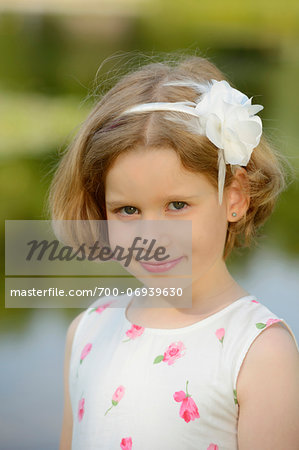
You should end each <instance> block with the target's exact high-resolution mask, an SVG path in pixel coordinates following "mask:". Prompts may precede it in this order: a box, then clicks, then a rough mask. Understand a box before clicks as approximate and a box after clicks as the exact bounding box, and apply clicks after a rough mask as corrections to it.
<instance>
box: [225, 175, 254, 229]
mask: <svg viewBox="0 0 299 450" xmlns="http://www.w3.org/2000/svg"><path fill="white" fill-rule="evenodd" d="M249 204H250V195H249V181H248V175H247V172H246V170H245V169H244V168H243V167H240V166H239V167H238V168H237V169H236V171H235V175H234V178H233V181H232V183H231V184H230V186H228V188H227V192H226V217H227V220H228V222H237V221H238V220H240V219H241V218H242V217H243V216H244V215H245V213H246V211H247V209H248V208H249ZM232 213H236V216H233V215H232Z"/></svg>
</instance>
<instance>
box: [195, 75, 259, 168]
mask: <svg viewBox="0 0 299 450" xmlns="http://www.w3.org/2000/svg"><path fill="white" fill-rule="evenodd" d="M262 109H263V106H262V105H252V104H251V98H250V99H249V98H248V97H247V96H246V95H245V94H243V93H242V92H240V91H238V90H237V89H234V88H232V87H231V86H230V85H229V84H228V83H227V81H224V80H222V81H216V80H212V81H211V84H210V88H209V90H207V91H206V92H204V93H203V94H202V95H201V97H200V99H199V102H198V103H197V105H196V107H195V111H196V112H197V114H198V115H199V117H200V119H201V125H202V127H203V128H204V129H205V134H206V136H207V137H208V139H209V140H210V141H211V142H213V144H215V145H216V147H218V148H219V149H223V151H224V158H225V162H226V164H239V165H240V166H246V165H247V164H248V162H249V160H250V156H251V153H252V151H253V149H254V148H255V147H257V145H258V144H259V141H260V138H261V135H262V121H261V119H260V117H258V116H255V114H256V113H258V112H259V111H261V110H262Z"/></svg>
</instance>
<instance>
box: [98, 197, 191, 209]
mask: <svg viewBox="0 0 299 450" xmlns="http://www.w3.org/2000/svg"><path fill="white" fill-rule="evenodd" d="M198 197H199V196H198V195H184V194H176V195H171V196H170V197H167V198H165V201H167V202H171V201H177V200H178V199H179V198H182V199H185V200H192V199H194V198H198ZM134 203H135V202H128V201H127V200H113V201H107V202H106V204H107V205H108V206H112V207H114V206H119V205H124V204H126V205H132V204H134Z"/></svg>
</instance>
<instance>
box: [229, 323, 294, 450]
mask: <svg viewBox="0 0 299 450" xmlns="http://www.w3.org/2000/svg"><path fill="white" fill-rule="evenodd" d="M237 396H238V402H239V407H240V410H239V423H238V444H239V449H240V450H252V449H255V450H262V449H263V450H265V449H271V450H285V449H287V448H288V449H292V450H298V449H299V427H298V424H299V353H298V350H297V348H296V344H295V342H294V339H293V337H292V336H291V334H290V333H289V332H288V330H287V329H286V328H285V327H284V326H282V325H281V324H279V323H275V324H273V325H271V326H269V327H268V328H267V329H265V330H264V331H263V332H262V333H261V334H260V335H259V336H258V337H257V338H256V339H255V341H254V342H253V343H252V345H251V347H250V349H249V351H248V353H247V355H246V357H245V359H244V361H243V364H242V366H241V369H240V373H239V377H238V380H237Z"/></svg>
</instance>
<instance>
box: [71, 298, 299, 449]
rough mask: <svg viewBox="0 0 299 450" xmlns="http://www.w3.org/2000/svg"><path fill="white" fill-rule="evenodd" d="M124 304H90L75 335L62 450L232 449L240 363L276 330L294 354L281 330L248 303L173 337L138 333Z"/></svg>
mask: <svg viewBox="0 0 299 450" xmlns="http://www.w3.org/2000/svg"><path fill="white" fill-rule="evenodd" d="M131 299H132V297H130V296H127V295H126V294H125V295H121V296H119V297H113V296H109V297H102V298H100V299H98V300H96V301H95V302H94V303H92V304H91V306H90V307H89V308H87V309H86V310H85V311H84V314H83V317H82V318H81V321H80V322H79V325H78V327H77V330H76V333H75V336H74V340H73V346H72V353H71V360H70V373H69V389H70V398H71V404H72V411H73V437H72V450H98V449H102V450H110V449H111V450H119V449H125V450H130V449H132V450H235V449H237V448H238V443H237V420H238V403H237V398H236V381H237V376H238V373H239V369H240V367H241V364H242V361H243V359H244V357H245V355H246V352H247V351H248V349H249V347H250V345H251V344H252V342H253V341H254V339H255V338H256V337H257V336H258V335H259V334H260V333H261V332H262V331H263V330H264V329H265V328H266V327H268V326H271V324H272V323H275V322H277V321H282V322H283V323H284V325H285V326H286V327H287V328H288V330H289V331H290V333H291V335H292V336H293V338H294V340H295V343H296V345H297V348H298V344H297V342H296V338H295V336H294V334H293V332H292V330H291V329H290V327H289V326H288V325H287V324H286V322H285V321H284V319H282V318H279V317H277V316H276V315H275V314H274V313H272V312H271V311H270V310H269V309H268V308H267V307H266V306H265V305H263V304H261V303H260V302H258V301H257V299H256V297H254V296H252V295H249V296H245V297H242V298H240V299H238V300H236V301H234V302H233V303H231V304H230V305H229V306H227V307H225V308H223V309H222V310H220V311H218V312H216V313H214V314H212V315H210V316H209V317H207V318H205V319H202V320H200V321H199V322H196V323H194V324H192V325H189V326H185V327H183V328H176V329H159V328H143V327H140V326H137V325H135V324H132V323H131V322H129V321H128V319H127V317H126V309H125V307H126V305H128V304H129V302H130V300H131ZM119 305H122V306H121V307H120V306H119ZM298 351H299V348H298Z"/></svg>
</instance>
